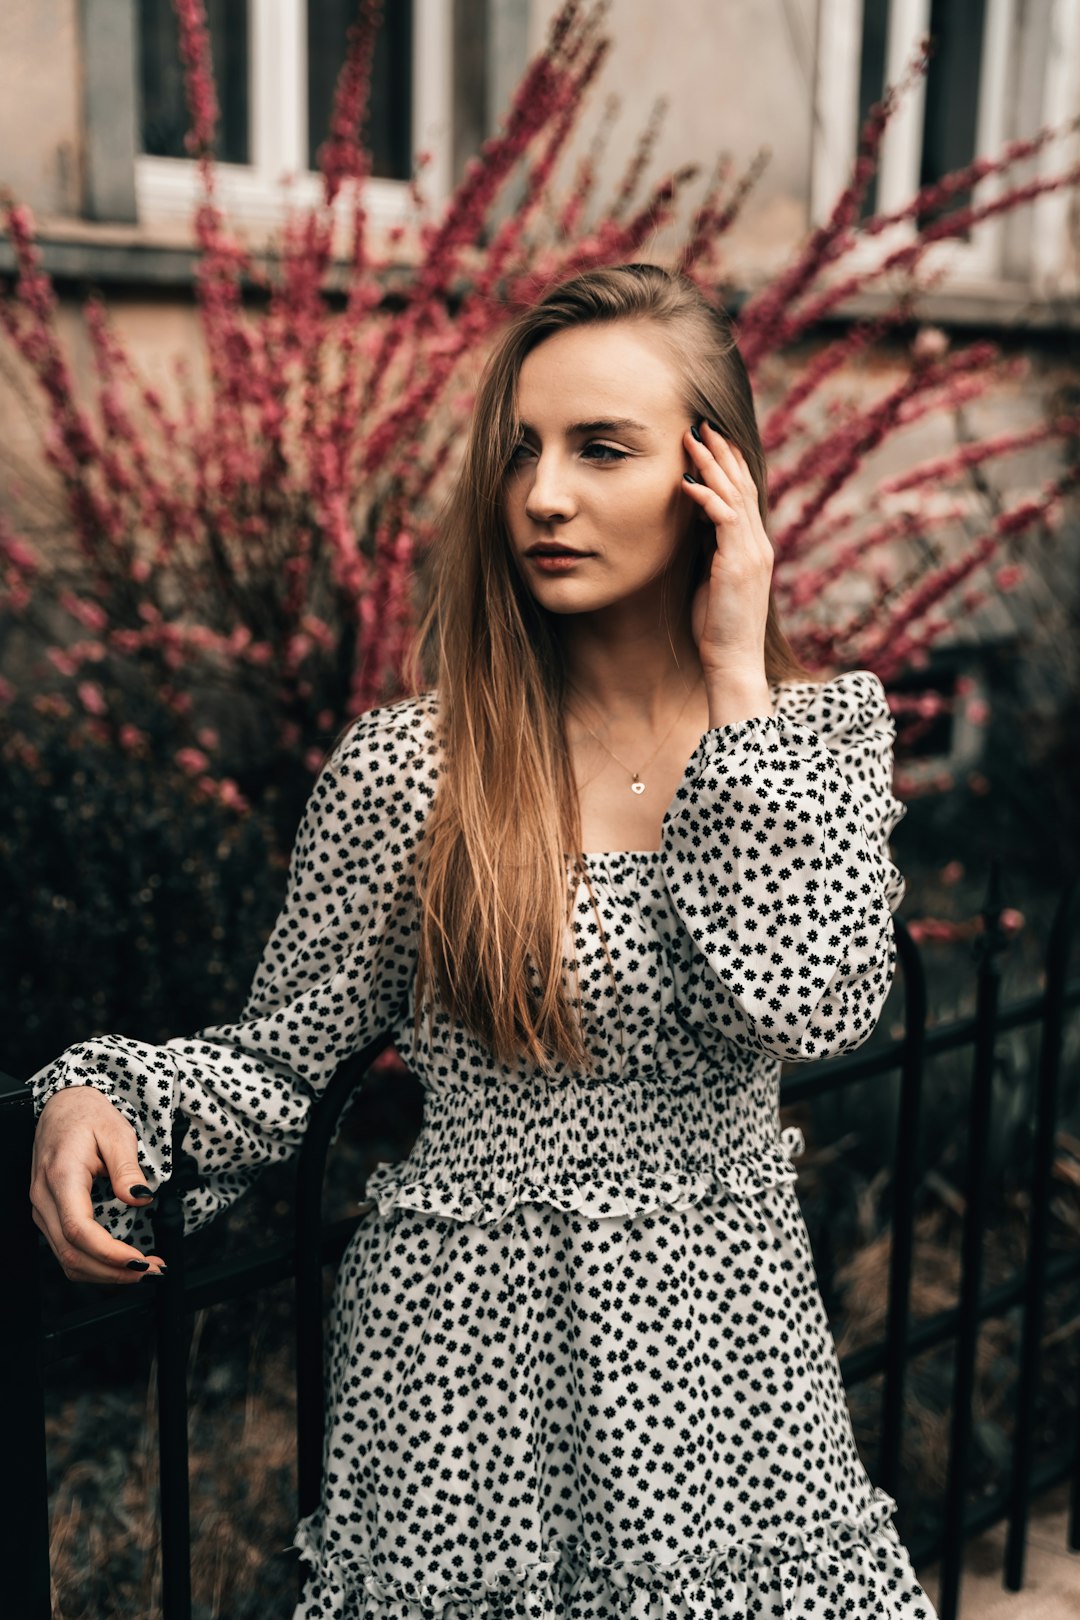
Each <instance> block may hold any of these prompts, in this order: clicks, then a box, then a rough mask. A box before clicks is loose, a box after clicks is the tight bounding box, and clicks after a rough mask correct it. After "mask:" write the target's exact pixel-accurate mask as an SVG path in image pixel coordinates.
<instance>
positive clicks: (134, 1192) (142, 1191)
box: [128, 1186, 155, 1198]
mask: <svg viewBox="0 0 1080 1620" xmlns="http://www.w3.org/2000/svg"><path fill="white" fill-rule="evenodd" d="M128 1192H129V1193H130V1194H131V1196H132V1198H153V1197H154V1196H155V1195H154V1194H153V1193H152V1192H151V1191H150V1189H149V1187H143V1186H138V1187H129V1188H128Z"/></svg>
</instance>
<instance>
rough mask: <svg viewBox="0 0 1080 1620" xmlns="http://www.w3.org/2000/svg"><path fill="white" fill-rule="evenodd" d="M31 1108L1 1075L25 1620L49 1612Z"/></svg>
mask: <svg viewBox="0 0 1080 1620" xmlns="http://www.w3.org/2000/svg"><path fill="white" fill-rule="evenodd" d="M33 1141H34V1112H33V1107H32V1104H31V1100H30V1093H29V1091H28V1090H27V1089H26V1086H25V1085H24V1084H23V1083H22V1082H21V1081H18V1080H14V1079H12V1078H11V1076H10V1075H6V1074H5V1075H0V1225H2V1228H3V1232H4V1247H5V1265H4V1285H5V1292H6V1294H7V1298H8V1304H9V1307H10V1308H9V1309H8V1310H7V1311H5V1313H4V1329H3V1332H2V1333H0V1390H2V1391H3V1419H2V1421H3V1433H4V1463H5V1469H4V1472H5V1476H6V1478H7V1480H8V1484H9V1487H10V1495H9V1496H8V1505H7V1507H6V1508H5V1509H4V1514H3V1524H4V1533H5V1537H6V1540H7V1549H6V1556H5V1557H4V1575H3V1592H4V1598H3V1603H2V1605H0V1607H2V1608H3V1610H4V1612H5V1613H9V1614H12V1615H22V1616H25V1617H26V1620H49V1617H50V1615H51V1614H52V1600H51V1596H50V1590H49V1587H50V1574H49V1493H48V1477H47V1472H46V1453H45V1396H44V1390H43V1388H42V1382H41V1294H40V1286H39V1272H38V1266H39V1264H40V1253H39V1250H40V1243H39V1240H38V1231H37V1227H36V1226H35V1225H34V1222H33V1219H32V1217H31V1213H30V1157H31V1153H32V1151H33Z"/></svg>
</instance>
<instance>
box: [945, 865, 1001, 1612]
mask: <svg viewBox="0 0 1080 1620" xmlns="http://www.w3.org/2000/svg"><path fill="white" fill-rule="evenodd" d="M982 919H983V932H982V935H981V937H980V938H979V939H978V941H977V942H976V959H977V961H978V987H977V991H976V1000H975V1056H974V1065H973V1074H972V1095H971V1113H970V1124H969V1129H968V1155H967V1188H966V1193H967V1196H966V1200H965V1207H964V1231H963V1245H962V1255H961V1269H960V1309H959V1318H958V1322H957V1331H956V1359H955V1371H954V1375H953V1397H952V1428H951V1434H950V1441H949V1471H948V1476H947V1479H946V1483H945V1511H944V1532H943V1550H942V1558H941V1585H940V1591H939V1594H938V1613H939V1620H956V1611H957V1605H958V1602H959V1598H960V1580H961V1576H962V1573H963V1563H964V1509H965V1505H966V1496H967V1481H968V1466H969V1454H970V1449H971V1417H972V1412H971V1403H972V1400H973V1398H974V1394H975V1353H976V1349H977V1345H978V1336H979V1314H978V1306H979V1282H980V1272H981V1263H982V1240H983V1231H984V1227H985V1221H986V1158H987V1146H988V1143H989V1139H990V1112H991V1098H992V1092H993V1080H994V1056H995V1048H996V1035H997V1012H998V1001H999V997H1000V991H1001V969H1000V964H999V962H998V956H999V955H1000V953H1001V951H1002V950H1003V949H1004V947H1005V944H1006V943H1007V941H1006V938H1005V935H1004V932H1003V930H1002V928H1001V871H1000V863H999V862H998V861H997V860H993V861H991V863H990V878H989V882H988V883H987V887H986V899H985V901H984V903H983V908H982Z"/></svg>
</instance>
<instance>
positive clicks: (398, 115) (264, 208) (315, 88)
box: [135, 0, 452, 224]
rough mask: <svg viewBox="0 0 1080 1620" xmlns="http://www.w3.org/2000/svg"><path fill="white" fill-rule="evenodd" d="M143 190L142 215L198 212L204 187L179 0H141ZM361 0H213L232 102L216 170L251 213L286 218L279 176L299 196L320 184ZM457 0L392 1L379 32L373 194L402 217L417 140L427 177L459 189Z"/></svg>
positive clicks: (303, 200) (373, 202)
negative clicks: (188, 137) (190, 141)
mask: <svg viewBox="0 0 1080 1620" xmlns="http://www.w3.org/2000/svg"><path fill="white" fill-rule="evenodd" d="M137 10H138V26H139V39H138V67H139V92H140V94H139V132H140V155H139V156H138V158H137V159H136V177H135V183H136V194H137V200H138V212H139V219H140V220H141V221H142V222H144V223H147V222H154V221H158V220H171V219H184V220H186V219H188V218H190V215H191V211H192V208H193V206H194V203H195V201H196V198H197V196H198V174H197V170H196V165H195V163H194V162H193V161H192V160H191V159H190V158H189V157H188V155H187V154H186V152H185V150H184V134H185V132H186V130H187V111H186V107H185V104H184V91H183V77H182V70H181V67H180V59H179V46H178V41H177V28H176V20H175V16H174V14H173V4H172V0H140V4H139V6H138V8H137ZM356 11H357V7H356V0H208V4H207V21H208V24H209V29H210V42H211V55H212V58H213V64H214V77H215V82H216V85H217V92H218V101H219V106H220V114H221V117H220V122H219V126H218V146H217V158H218V162H217V173H218V189H219V193H220V197H221V200H222V203H223V204H224V206H225V207H226V209H227V210H228V212H229V213H230V214H231V215H232V217H233V218H235V219H237V220H238V221H240V222H241V223H250V224H273V223H276V222H277V221H279V220H280V217H281V211H282V202H283V193H282V190H281V181H282V179H283V177H284V176H285V175H287V174H288V175H291V176H293V177H294V178H293V183H292V186H291V192H290V194H291V197H292V200H293V201H294V202H295V203H296V204H297V205H298V206H304V205H305V204H308V203H310V202H312V201H314V199H315V198H316V197H317V196H318V194H319V189H320V186H321V180H320V177H319V175H318V174H317V172H316V162H317V153H318V149H319V147H320V145H321V144H322V142H323V140H324V139H325V137H326V134H327V131H328V128H329V119H330V110H331V106H332V102H333V90H334V85H335V83H336V81H337V75H338V70H339V68H340V66H341V63H342V61H343V60H344V54H345V46H346V31H347V29H348V27H349V24H350V23H351V22H352V21H353V20H354V18H355V16H356ZM451 22H452V8H451V7H449V6H447V5H445V4H444V3H443V0H390V3H387V4H386V5H385V6H384V16H383V21H382V24H381V26H380V29H379V35H378V38H377V41H376V48H375V60H374V70H373V74H372V93H371V103H370V107H369V111H368V129H367V138H368V140H369V142H370V144H371V149H372V157H373V169H372V179H371V181H369V183H368V187H367V205H368V212H369V215H370V216H371V218H372V219H373V220H374V221H375V222H376V223H378V224H390V223H393V222H394V221H395V220H397V219H399V218H400V217H401V215H402V213H403V211H404V208H405V205H406V199H407V186H406V184H405V182H407V180H408V178H409V175H410V173H411V169H412V159H413V154H414V152H416V151H418V150H421V149H424V150H427V151H430V152H431V153H432V161H431V163H430V164H429V165H428V166H427V168H426V169H425V171H424V186H425V190H426V192H427V193H428V195H429V196H430V197H431V198H432V200H433V201H434V202H436V203H438V202H439V201H441V200H442V199H443V198H445V197H446V195H447V194H448V193H449V190H450V173H451V150H450V133H451V132H450V128H449V125H450V108H451Z"/></svg>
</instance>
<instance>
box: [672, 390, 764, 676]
mask: <svg viewBox="0 0 1080 1620" xmlns="http://www.w3.org/2000/svg"><path fill="white" fill-rule="evenodd" d="M698 432H699V433H700V434H701V442H699V441H698V440H697V439H695V438H694V436H693V432H692V430H691V429H690V428H687V430H686V432H685V433H684V434H683V444H684V445H685V447H686V450H687V453H688V454H689V456H690V459H691V462H692V463H693V467H694V476H695V477H696V478H698V479H700V480H701V482H700V483H697V484H691V483H690V482H689V481H688V480H687V479H686V478H685V477H684V479H683V488H684V490H685V491H686V493H687V494H688V495H689V497H690V499H691V500H692V501H693V502H694V504H695V505H696V506H699V507H700V508H701V510H702V512H703V513H704V514H705V516H706V517H707V518H708V520H709V522H710V523H711V524H712V525H713V529H714V533H713V534H712V535H709V534H708V532H707V530H705V527H704V525H702V532H703V534H705V536H706V538H705V540H704V542H703V543H704V544H705V545H706V547H707V549H708V554H709V556H710V557H711V566H710V569H709V573H708V576H707V577H706V578H705V579H704V580H703V581H702V583H701V584H700V585H699V586H698V588H697V590H696V591H695V593H694V599H693V603H692V606H691V621H690V622H691V628H692V630H693V635H694V640H695V641H696V642H697V648H698V655H699V657H700V658H701V663H702V666H703V668H704V670H705V674H706V678H709V677H710V676H714V677H725V678H728V679H730V678H731V677H732V676H735V675H739V676H759V675H761V673H762V671H763V670H764V666H765V621H766V618H767V616H768V612H769V586H770V584H771V582H772V568H773V549H772V542H771V541H770V539H769V537H768V535H767V534H766V532H765V525H764V524H763V523H762V521H761V513H760V511H759V510H758V493H757V485H756V484H755V483H754V480H753V478H752V476H751V474H750V469H749V467H748V466H747V465H746V461H745V460H744V458H743V455H742V452H741V451H740V450H738V449H736V447H735V446H734V445H733V444H731V443H729V442H728V440H727V439H725V438H724V436H723V435H722V434H721V433H718V432H717V431H716V429H715V428H712V427H710V426H709V424H708V423H707V422H701V423H700V424H699V427H698Z"/></svg>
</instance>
